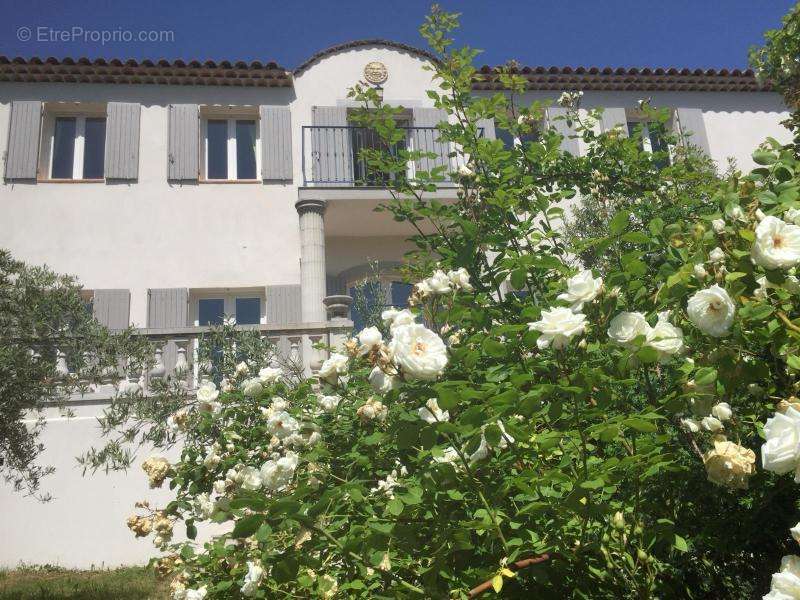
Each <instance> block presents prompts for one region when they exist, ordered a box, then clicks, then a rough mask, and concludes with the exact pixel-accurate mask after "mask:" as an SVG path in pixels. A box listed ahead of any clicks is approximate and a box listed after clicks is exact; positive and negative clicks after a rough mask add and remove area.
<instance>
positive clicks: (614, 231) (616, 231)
mask: <svg viewBox="0 0 800 600" xmlns="http://www.w3.org/2000/svg"><path fill="white" fill-rule="evenodd" d="M630 216H631V213H629V212H628V211H627V210H621V211H619V212H618V213H617V214H615V215H614V218H613V219H611V222H610V223H609V224H608V231H609V234H611V235H612V236H618V235H620V234H621V233H622V232H623V231H625V229H627V227H628V222H629V220H630Z"/></svg>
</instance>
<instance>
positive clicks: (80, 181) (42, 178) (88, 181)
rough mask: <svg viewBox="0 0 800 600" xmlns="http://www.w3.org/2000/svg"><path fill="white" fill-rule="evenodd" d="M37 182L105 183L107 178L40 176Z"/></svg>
mask: <svg viewBox="0 0 800 600" xmlns="http://www.w3.org/2000/svg"><path fill="white" fill-rule="evenodd" d="M36 182H37V183H105V182H106V180H105V179H49V178H46V177H39V178H37V179H36Z"/></svg>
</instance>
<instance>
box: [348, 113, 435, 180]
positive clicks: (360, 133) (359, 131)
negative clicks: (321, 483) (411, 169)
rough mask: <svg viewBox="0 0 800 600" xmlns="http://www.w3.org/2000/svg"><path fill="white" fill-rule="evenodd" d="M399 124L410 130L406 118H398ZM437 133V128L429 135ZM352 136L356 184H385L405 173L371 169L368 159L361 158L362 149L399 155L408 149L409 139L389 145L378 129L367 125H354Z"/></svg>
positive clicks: (351, 131) (351, 130)
mask: <svg viewBox="0 0 800 600" xmlns="http://www.w3.org/2000/svg"><path fill="white" fill-rule="evenodd" d="M397 126H398V127H400V128H406V132H408V127H409V122H408V121H407V120H405V119H402V120H401V119H398V120H397ZM436 133H437V132H436V131H435V130H431V131H430V132H429V133H428V135H429V136H433V135H434V134H436ZM407 137H408V135H407V134H406V138H407ZM350 138H351V145H352V147H353V165H354V167H353V171H354V172H353V175H354V177H353V179H354V182H355V183H356V184H358V185H383V184H385V183H387V182H388V181H389V180H391V179H394V178H395V177H398V176H403V175H404V174H403V173H379V172H376V171H374V170H371V169H370V166H369V164H367V161H366V160H364V159H362V158H361V151H362V150H379V151H382V152H388V153H389V154H390V155H392V156H397V155H398V153H399V152H400V151H402V150H407V149H408V143H407V139H402V140H400V141H399V142H396V143H394V144H392V145H391V146H387V145H386V142H385V141H384V140H383V138H381V136H380V135H379V134H378V132H377V131H375V130H374V129H369V128H367V127H352V128H351V129H350ZM431 141H432V140H431Z"/></svg>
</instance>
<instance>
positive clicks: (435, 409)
mask: <svg viewBox="0 0 800 600" xmlns="http://www.w3.org/2000/svg"><path fill="white" fill-rule="evenodd" d="M417 412H418V413H419V417H420V419H422V420H423V421H425V422H426V423H437V422H439V421H449V420H450V412H449V411H446V410H442V409H441V408H439V402H437V400H436V398H431V399H430V400H428V401H427V402H426V403H425V406H423V407H422V408H420V409H419V410H418V411H417Z"/></svg>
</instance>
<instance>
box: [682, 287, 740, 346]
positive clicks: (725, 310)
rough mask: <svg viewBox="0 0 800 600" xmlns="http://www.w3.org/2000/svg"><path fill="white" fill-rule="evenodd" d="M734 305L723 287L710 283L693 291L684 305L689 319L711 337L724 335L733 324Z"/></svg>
mask: <svg viewBox="0 0 800 600" xmlns="http://www.w3.org/2000/svg"><path fill="white" fill-rule="evenodd" d="M735 312H736V306H735V305H734V304H733V300H731V297H730V296H729V295H728V292H726V291H725V290H724V289H723V288H721V287H719V286H718V285H712V286H711V287H710V288H708V289H705V290H700V291H699V292H695V294H694V295H693V296H692V297H691V298H689V302H688V303H687V305H686V313H687V314H688V315H689V320H690V321H691V322H692V323H694V325H695V327H697V328H698V329H699V330H700V331H702V332H703V333H705V334H707V335H710V336H711V337H724V336H726V335H728V330H729V329H730V328H731V325H732V324H733V316H734V314H735Z"/></svg>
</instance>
